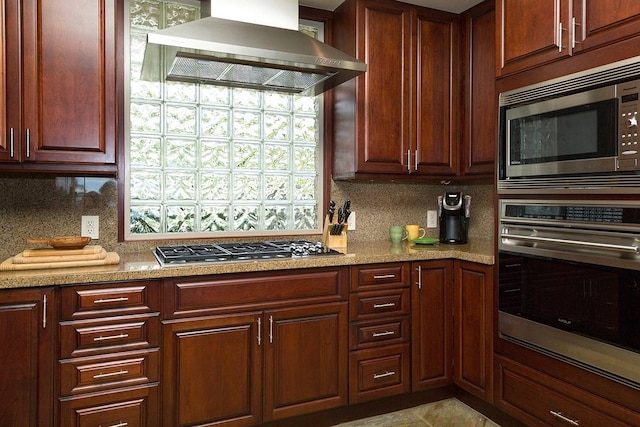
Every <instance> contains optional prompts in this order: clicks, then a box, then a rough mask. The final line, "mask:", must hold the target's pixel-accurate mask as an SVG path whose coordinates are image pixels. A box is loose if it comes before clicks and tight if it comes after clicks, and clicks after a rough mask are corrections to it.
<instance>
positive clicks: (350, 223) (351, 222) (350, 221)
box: [347, 212, 356, 231]
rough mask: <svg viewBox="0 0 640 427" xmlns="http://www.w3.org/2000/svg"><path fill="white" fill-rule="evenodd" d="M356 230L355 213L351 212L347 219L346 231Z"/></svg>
mask: <svg viewBox="0 0 640 427" xmlns="http://www.w3.org/2000/svg"><path fill="white" fill-rule="evenodd" d="M355 229H356V213H355V212H351V213H350V214H349V218H347V230H349V231H353V230H355Z"/></svg>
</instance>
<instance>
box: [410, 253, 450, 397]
mask: <svg viewBox="0 0 640 427" xmlns="http://www.w3.org/2000/svg"><path fill="white" fill-rule="evenodd" d="M412 271H413V276H412V278H413V280H412V284H413V285H412V288H411V344H412V346H411V355H412V358H411V361H412V367H411V368H412V369H411V372H412V382H411V385H412V389H413V391H418V390H425V389H428V388H434V387H440V386H444V385H448V384H451V382H452V380H453V278H454V275H453V262H452V261H450V260H443V261H440V260H438V261H423V262H414V263H413V264H412Z"/></svg>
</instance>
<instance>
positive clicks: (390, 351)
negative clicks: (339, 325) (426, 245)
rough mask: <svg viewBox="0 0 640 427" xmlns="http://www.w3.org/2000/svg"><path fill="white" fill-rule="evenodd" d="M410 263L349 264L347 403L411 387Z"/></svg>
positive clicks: (378, 397) (401, 391)
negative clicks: (350, 265)
mask: <svg viewBox="0 0 640 427" xmlns="http://www.w3.org/2000/svg"><path fill="white" fill-rule="evenodd" d="M410 278H411V274H410V264H409V263H384V264H370V265H362V266H353V267H351V295H350V298H349V306H350V307H349V311H350V313H349V330H350V336H349V349H350V350H351V351H350V352H349V403H351V404H353V403H360V402H365V401H368V400H373V399H380V398H383V397H388V396H393V395H397V394H401V393H407V392H409V391H410V390H411V365H410V356H411V353H410V332H409V326H410V324H409V323H410V319H409V313H410V310H411V305H410V290H409V283H410Z"/></svg>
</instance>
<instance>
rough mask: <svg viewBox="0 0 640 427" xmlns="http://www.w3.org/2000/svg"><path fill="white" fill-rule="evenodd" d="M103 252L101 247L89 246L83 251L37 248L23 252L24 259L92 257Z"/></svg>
mask: <svg viewBox="0 0 640 427" xmlns="http://www.w3.org/2000/svg"><path fill="white" fill-rule="evenodd" d="M100 251H102V246H100V245H87V246H85V247H84V248H82V249H53V248H37V249H25V250H24V251H22V256H23V257H41V256H70V255H91V254H97V253H100Z"/></svg>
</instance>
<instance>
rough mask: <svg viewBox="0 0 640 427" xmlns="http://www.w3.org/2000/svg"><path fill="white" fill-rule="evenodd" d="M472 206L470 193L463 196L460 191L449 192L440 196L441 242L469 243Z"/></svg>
mask: <svg viewBox="0 0 640 427" xmlns="http://www.w3.org/2000/svg"><path fill="white" fill-rule="evenodd" d="M470 208H471V196H469V195H465V196H463V195H462V193H460V192H449V193H445V194H444V196H438V219H439V225H440V242H442V243H453V244H462V243H467V236H468V234H469V210H470Z"/></svg>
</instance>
